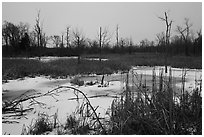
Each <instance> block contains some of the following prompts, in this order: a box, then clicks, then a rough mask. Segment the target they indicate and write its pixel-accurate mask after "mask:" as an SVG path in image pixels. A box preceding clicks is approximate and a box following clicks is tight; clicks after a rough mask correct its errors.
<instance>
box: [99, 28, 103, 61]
mask: <svg viewBox="0 0 204 137" xmlns="http://www.w3.org/2000/svg"><path fill="white" fill-rule="evenodd" d="M101 35H102V34H101V27H100V29H99V47H100V57H99V61H100V62H101V50H102V45H101V39H102V38H101Z"/></svg>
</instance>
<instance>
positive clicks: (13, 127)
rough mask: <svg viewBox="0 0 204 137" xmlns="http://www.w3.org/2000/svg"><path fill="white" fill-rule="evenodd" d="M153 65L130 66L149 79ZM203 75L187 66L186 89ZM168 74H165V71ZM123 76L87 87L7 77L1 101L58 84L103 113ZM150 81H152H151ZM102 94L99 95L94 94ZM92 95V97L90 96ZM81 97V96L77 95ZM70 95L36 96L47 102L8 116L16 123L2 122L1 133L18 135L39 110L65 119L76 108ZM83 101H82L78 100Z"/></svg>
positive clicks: (178, 74)
mask: <svg viewBox="0 0 204 137" xmlns="http://www.w3.org/2000/svg"><path fill="white" fill-rule="evenodd" d="M161 68H163V67H159V66H158V67H155V72H156V75H157V76H158V75H159V71H160V69H161ZM152 69H153V68H152V67H133V71H134V72H136V73H138V74H141V73H142V74H145V75H146V76H147V77H149V79H151V75H152ZM201 75H202V70H196V69H188V70H187V71H186V84H185V86H186V89H188V88H189V87H190V88H195V87H196V83H195V79H196V80H199V79H202V78H201ZM167 76H168V74H167ZM172 76H173V77H176V78H180V79H181V76H182V69H177V68H172ZM101 77H102V76H97V75H92V76H84V77H82V78H81V79H82V80H84V81H97V80H98V81H99V80H101ZM125 77H126V76H125V75H123V74H112V75H108V76H105V79H104V80H105V82H106V83H108V86H106V87H100V86H99V85H100V84H99V83H97V84H95V85H92V86H88V85H84V86H80V87H79V86H76V85H72V84H71V83H70V78H69V77H68V78H67V79H51V78H49V77H45V76H41V77H35V78H28V77H26V78H24V79H18V80H8V83H3V86H2V88H3V93H2V100H3V102H4V101H5V100H12V99H14V98H16V97H18V96H19V95H21V94H22V93H24V92H26V91H28V90H31V92H29V94H33V93H35V92H38V93H42V94H43V93H46V92H48V91H50V90H52V89H54V88H56V87H58V86H72V87H75V88H77V89H79V90H81V91H83V92H84V93H85V94H86V96H87V97H92V98H89V100H90V102H91V104H92V106H94V107H97V106H99V108H98V109H97V113H100V115H102V116H104V115H105V113H106V110H107V109H108V108H109V107H110V105H111V102H112V101H113V99H114V97H115V96H119V94H120V93H121V92H122V91H123V90H124V89H125V84H124V82H125ZM150 81H151V80H150ZM175 85H176V86H177V87H179V86H181V82H179V80H178V81H177V82H176V83H175ZM99 95H102V96H100V97H96V96H99ZM93 96H95V97H93ZM79 97H80V96H79ZM71 98H76V95H75V94H74V90H72V89H64V90H61V92H60V93H57V95H56V96H55V95H54V97H53V96H42V97H39V98H36V100H37V101H39V102H42V103H44V104H46V105H44V106H41V107H40V106H39V105H34V106H32V107H34V110H32V111H30V112H28V114H27V115H26V116H25V117H15V118H16V119H13V118H14V117H9V118H8V119H7V120H8V121H16V122H18V123H2V134H4V133H6V134H18V135H19V134H21V131H22V127H23V125H25V126H29V125H30V124H31V121H32V120H33V119H36V118H37V117H38V113H40V112H41V113H42V112H44V113H47V114H48V115H49V116H52V115H54V114H55V113H57V115H58V119H59V121H60V122H61V123H64V122H65V119H66V117H67V115H68V114H71V113H72V112H74V111H75V109H76V107H77V105H78V103H77V101H76V100H70V99H71ZM81 101H82V100H81ZM29 104H30V102H29V100H28V101H25V102H24V103H23V104H22V106H23V108H27V107H28V105H29ZM7 115H8V114H2V116H3V117H4V116H7Z"/></svg>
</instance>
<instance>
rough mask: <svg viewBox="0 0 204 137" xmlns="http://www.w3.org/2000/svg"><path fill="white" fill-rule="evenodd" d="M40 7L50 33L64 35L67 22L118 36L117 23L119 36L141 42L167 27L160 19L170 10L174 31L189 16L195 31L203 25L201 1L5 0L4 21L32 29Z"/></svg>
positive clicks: (92, 33)
mask: <svg viewBox="0 0 204 137" xmlns="http://www.w3.org/2000/svg"><path fill="white" fill-rule="evenodd" d="M38 10H40V11H41V15H40V16H41V20H42V22H43V28H44V31H45V32H46V34H47V35H49V36H50V35H61V34H62V32H65V28H66V26H68V25H70V26H71V27H72V28H76V27H77V28H79V29H82V31H83V33H84V34H85V36H86V37H88V38H90V39H95V38H96V37H97V32H98V30H99V27H100V26H102V27H107V28H108V29H109V32H110V33H112V39H114V40H115V30H116V25H117V24H118V25H119V36H120V37H128V38H130V37H132V39H133V41H134V42H136V43H139V41H141V40H142V39H145V38H147V39H149V40H155V39H156V34H158V33H160V32H162V31H165V27H166V26H165V22H163V21H161V20H159V19H158V16H161V17H164V12H165V11H167V12H168V13H169V18H170V19H172V20H173V21H174V22H173V24H172V25H173V26H172V33H173V34H177V33H176V31H175V30H176V26H177V25H180V26H184V18H185V17H186V18H189V19H190V23H192V24H193V26H192V29H193V30H194V31H195V32H196V31H198V30H200V29H201V27H202V3H201V2H200V3H198V2H197V3H189V2H188V3H184V2H182V3H178V2H174V3H167V2H165V3H159V2H154V3H149V2H145V3H140V2H133V3H129V2H128V3H114V2H113V3H109V2H108V3H90V2H89V3H82V2H79V3H70V2H69V3H60V2H59V3H57V2H56V3H41V2H38V3H30V2H29V3H11V2H9V3H5V2H3V3H2V21H4V20H6V21H9V22H12V23H14V24H19V22H27V23H29V24H30V26H31V29H32V28H33V26H34V24H35V18H36V16H37V11H38Z"/></svg>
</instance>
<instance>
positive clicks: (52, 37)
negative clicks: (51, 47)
mask: <svg viewBox="0 0 204 137" xmlns="http://www.w3.org/2000/svg"><path fill="white" fill-rule="evenodd" d="M51 39H52V41H53V43H54V44H55V46H56V48H58V46H59V45H60V42H61V41H60V36H58V35H54V36H51Z"/></svg>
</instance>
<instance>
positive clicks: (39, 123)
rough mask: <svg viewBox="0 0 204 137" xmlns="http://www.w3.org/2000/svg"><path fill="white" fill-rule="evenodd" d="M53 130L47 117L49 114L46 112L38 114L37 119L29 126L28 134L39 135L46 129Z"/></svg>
mask: <svg viewBox="0 0 204 137" xmlns="http://www.w3.org/2000/svg"><path fill="white" fill-rule="evenodd" d="M52 130H53V124H52V122H51V121H50V119H49V116H48V115H46V114H39V115H38V119H37V120H36V121H35V122H34V123H33V124H32V123H31V125H30V127H29V129H28V133H27V134H29V135H41V134H43V133H45V132H47V131H52Z"/></svg>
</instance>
